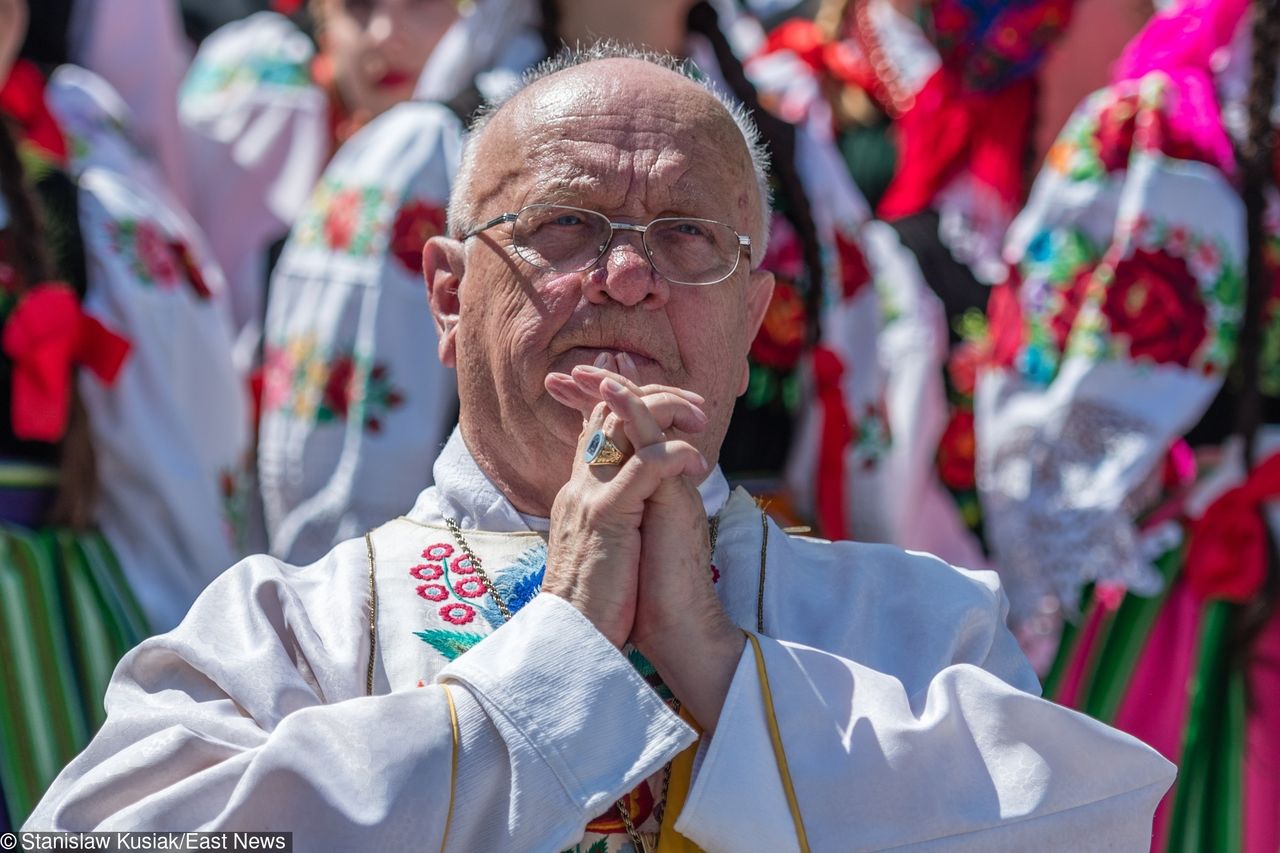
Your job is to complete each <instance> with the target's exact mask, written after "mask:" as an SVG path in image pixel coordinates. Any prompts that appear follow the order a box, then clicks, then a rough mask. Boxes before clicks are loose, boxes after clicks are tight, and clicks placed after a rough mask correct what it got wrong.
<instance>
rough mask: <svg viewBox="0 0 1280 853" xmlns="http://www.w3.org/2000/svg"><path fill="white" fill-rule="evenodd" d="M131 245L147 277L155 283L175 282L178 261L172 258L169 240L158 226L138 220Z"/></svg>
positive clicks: (168, 283)
mask: <svg viewBox="0 0 1280 853" xmlns="http://www.w3.org/2000/svg"><path fill="white" fill-rule="evenodd" d="M133 245H134V250H135V251H136V252H137V253H138V262H139V263H141V264H142V269H143V270H145V271H146V274H147V277H149V278H151V279H153V280H154V281H155V282H156V284H162V285H174V284H177V282H178V262H177V261H176V260H174V257H173V252H172V250H170V248H169V241H168V240H167V239H165V236H164V234H162V233H160V229H159V228H158V227H156V226H155V225H154V224H152V223H150V222H139V223H138V225H137V228H135V229H134V232H133Z"/></svg>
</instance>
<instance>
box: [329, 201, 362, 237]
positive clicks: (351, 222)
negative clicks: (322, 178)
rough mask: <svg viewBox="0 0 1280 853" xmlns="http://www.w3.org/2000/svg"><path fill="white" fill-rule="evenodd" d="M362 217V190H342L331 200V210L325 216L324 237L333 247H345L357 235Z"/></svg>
mask: <svg viewBox="0 0 1280 853" xmlns="http://www.w3.org/2000/svg"><path fill="white" fill-rule="evenodd" d="M359 218H360V191H359V190H355V189H347V190H342V191H341V192H339V193H337V194H336V195H334V197H333V200H332V201H331V202H329V212H328V213H327V214H326V215H325V218H324V238H325V240H326V241H328V243H329V247H330V248H332V249H345V248H347V247H348V246H350V245H351V238H352V237H354V236H355V233H356V224H357V222H358V221H359Z"/></svg>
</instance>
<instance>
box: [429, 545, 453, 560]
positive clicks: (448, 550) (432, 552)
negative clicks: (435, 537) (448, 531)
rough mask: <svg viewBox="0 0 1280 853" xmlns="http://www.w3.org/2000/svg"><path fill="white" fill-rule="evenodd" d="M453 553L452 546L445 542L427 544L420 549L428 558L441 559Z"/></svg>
mask: <svg viewBox="0 0 1280 853" xmlns="http://www.w3.org/2000/svg"><path fill="white" fill-rule="evenodd" d="M452 553H453V546H452V545H449V544H447V543H445V542H437V543H436V544H434V545H428V546H427V547H426V548H424V549H423V551H422V556H423V557H425V558H427V559H428V560H443V559H444V558H446V557H448V556H449V555H451V554H452Z"/></svg>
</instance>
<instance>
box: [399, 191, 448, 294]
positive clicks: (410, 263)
mask: <svg viewBox="0 0 1280 853" xmlns="http://www.w3.org/2000/svg"><path fill="white" fill-rule="evenodd" d="M443 233H444V211H443V210H441V209H440V208H438V207H432V206H431V205H429V204H427V203H425V202H422V201H417V200H414V201H411V202H409V203H408V204H406V205H405V206H404V207H402V208H400V212H399V213H397V214H396V222H395V225H394V226H392V229H391V251H392V252H393V253H394V254H395V256H396V258H397V259H398V260H399V261H400V263H401V264H403V265H404V268H405V269H407V270H408V271H409V272H410V273H413V274H414V275H421V274H422V247H423V245H424V244H425V243H426V242H427V241H428V240H430V239H431V238H432V237H435V236H436V235H438V234H443Z"/></svg>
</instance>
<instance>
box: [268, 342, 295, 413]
mask: <svg viewBox="0 0 1280 853" xmlns="http://www.w3.org/2000/svg"><path fill="white" fill-rule="evenodd" d="M293 371H294V363H293V359H291V358H290V357H289V353H288V351H287V350H286V349H285V348H284V347H273V346H269V347H266V348H265V349H264V352H263V356H262V408H263V411H267V412H272V411H275V410H276V409H278V408H280V407H281V406H283V405H284V403H285V401H286V400H288V399H289V392H290V391H291V390H292V387H293Z"/></svg>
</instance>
